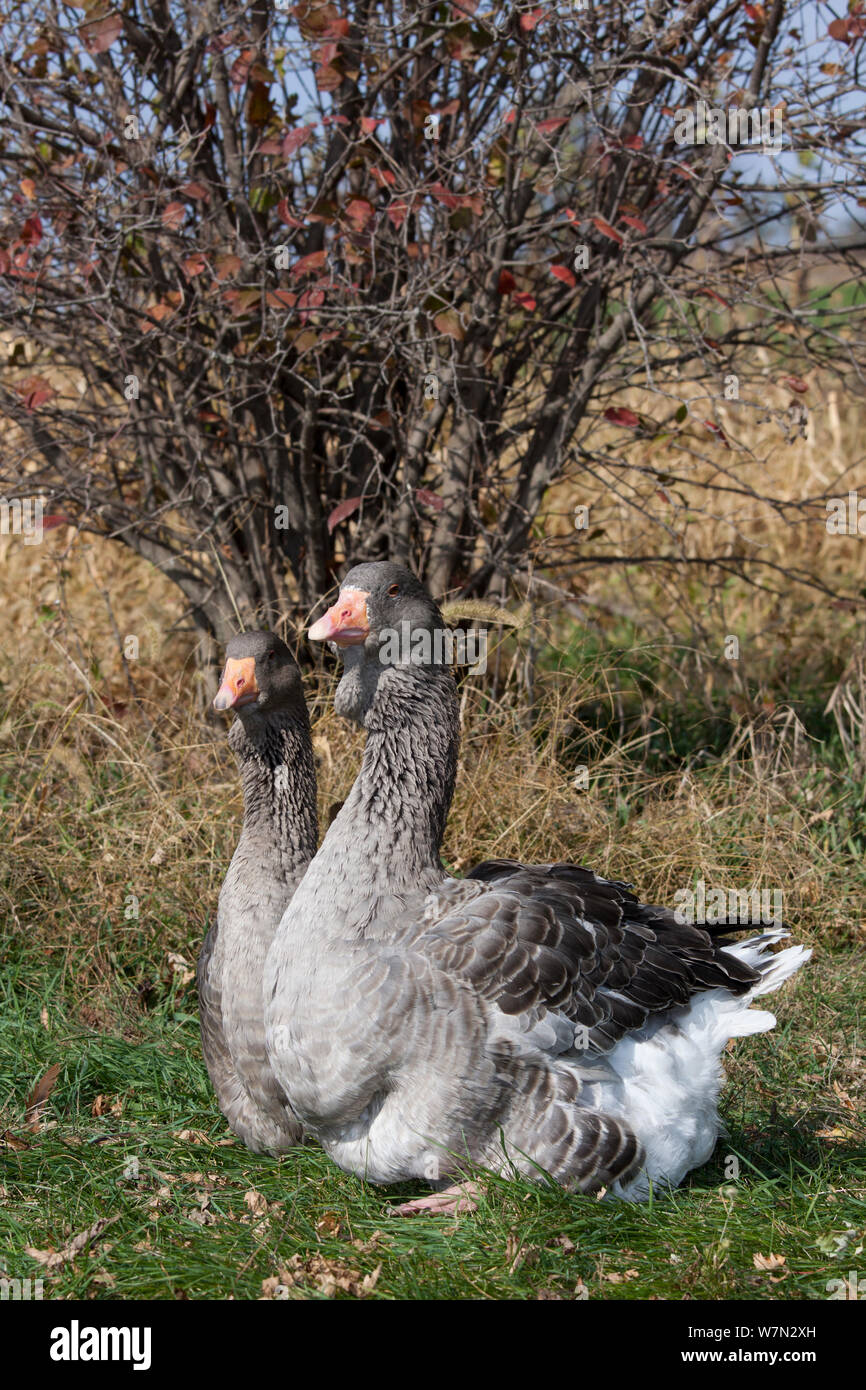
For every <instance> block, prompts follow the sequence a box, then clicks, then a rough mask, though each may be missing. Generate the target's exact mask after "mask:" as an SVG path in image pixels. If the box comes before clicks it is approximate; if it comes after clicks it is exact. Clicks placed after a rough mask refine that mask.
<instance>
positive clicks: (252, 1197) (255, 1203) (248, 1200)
mask: <svg viewBox="0 0 866 1390" xmlns="http://www.w3.org/2000/svg"><path fill="white" fill-rule="evenodd" d="M244 1205H245V1206H246V1207H249V1209H250V1211H251V1212H252V1214H253V1216H264V1214H265V1212H266V1211H267V1209H268V1203H267V1198H266V1197H263V1196H262V1194H261V1192H256V1190H255V1188H254V1187H251V1188H250V1190H249V1192H245V1193H244Z"/></svg>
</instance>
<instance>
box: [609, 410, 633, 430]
mask: <svg viewBox="0 0 866 1390" xmlns="http://www.w3.org/2000/svg"><path fill="white" fill-rule="evenodd" d="M604 418H605V420H609V421H610V423H611V424H612V425H623V426H625V428H626V429H628V430H636V429H639V428H640V416H639V415H635V413H634V411H633V410H629V408H628V406H625V405H609V406H608V408H607V410H606V411H605V412H604Z"/></svg>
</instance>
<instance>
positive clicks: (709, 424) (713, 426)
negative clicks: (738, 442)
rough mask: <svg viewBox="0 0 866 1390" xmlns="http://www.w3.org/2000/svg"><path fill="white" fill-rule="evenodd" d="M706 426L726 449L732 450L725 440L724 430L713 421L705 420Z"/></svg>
mask: <svg viewBox="0 0 866 1390" xmlns="http://www.w3.org/2000/svg"><path fill="white" fill-rule="evenodd" d="M704 424H705V425H706V427H707V429H708V430H710V431H711V433H713V434H714V435H716V437H717V438H718V439H720V440H721V441H722V443H723V444H724V446H725V448H726V449H730V447H731V446H730V444H729V443H728V441H727V439H726V438H725V431H724V430H723V429H721V428H720V427H719V426H718V425H717V424H715V423H714V422H713V421H712V420H705V421H704Z"/></svg>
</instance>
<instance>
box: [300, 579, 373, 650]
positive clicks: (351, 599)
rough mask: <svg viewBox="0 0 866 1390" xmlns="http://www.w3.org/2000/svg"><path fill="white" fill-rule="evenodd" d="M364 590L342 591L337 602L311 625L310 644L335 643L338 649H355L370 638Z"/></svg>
mask: <svg viewBox="0 0 866 1390" xmlns="http://www.w3.org/2000/svg"><path fill="white" fill-rule="evenodd" d="M369 597H370V595H369V593H368V592H367V591H366V590H365V589H342V590H341V591H340V597H339V598H338V599H337V602H336V603H335V604H333V605H332V607H330V608H329V609H328V611H327V613H324V614H323V615H322V617H321V618H319V620H318V622H316V623H313V626H312V627H311V628H310V630H309V632H308V633H307V636H308V637H309V639H310V641H311V642H336V644H337V646H338V647H357V646H360V644H361V643H362V642H364V641H366V639H367V638H368V637H369V636H370V620H369V618H368V617H367V599H368V598H369Z"/></svg>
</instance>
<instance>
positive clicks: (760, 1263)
mask: <svg viewBox="0 0 866 1390" xmlns="http://www.w3.org/2000/svg"><path fill="white" fill-rule="evenodd" d="M784 1263H785V1256H784V1255H753V1256H752V1264H753V1265H754V1266H755V1269H765V1270H772V1269H781V1268H782V1265H783V1264H784Z"/></svg>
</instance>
